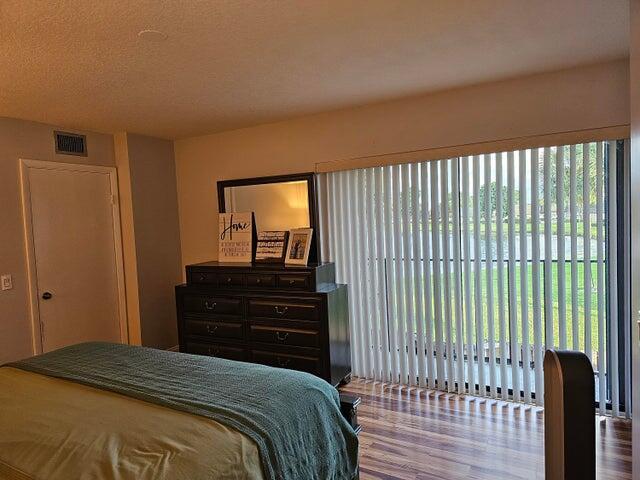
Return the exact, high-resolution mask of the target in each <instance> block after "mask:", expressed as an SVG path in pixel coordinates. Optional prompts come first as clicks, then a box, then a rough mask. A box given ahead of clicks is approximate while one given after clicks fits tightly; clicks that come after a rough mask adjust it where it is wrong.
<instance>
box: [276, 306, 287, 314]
mask: <svg viewBox="0 0 640 480" xmlns="http://www.w3.org/2000/svg"><path fill="white" fill-rule="evenodd" d="M274 308H275V309H276V313H277V314H278V315H284V314H285V313H287V310H289V307H280V306H279V305H276V306H275V307H274Z"/></svg>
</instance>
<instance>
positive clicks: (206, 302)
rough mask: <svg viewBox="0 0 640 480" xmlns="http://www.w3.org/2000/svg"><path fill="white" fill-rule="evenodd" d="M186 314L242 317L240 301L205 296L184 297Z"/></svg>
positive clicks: (232, 298) (237, 299)
mask: <svg viewBox="0 0 640 480" xmlns="http://www.w3.org/2000/svg"><path fill="white" fill-rule="evenodd" d="M183 305H184V311H185V312H186V313H215V314H221V315H242V299H241V298H234V297H216V296H206V295H185V296H184V298H183Z"/></svg>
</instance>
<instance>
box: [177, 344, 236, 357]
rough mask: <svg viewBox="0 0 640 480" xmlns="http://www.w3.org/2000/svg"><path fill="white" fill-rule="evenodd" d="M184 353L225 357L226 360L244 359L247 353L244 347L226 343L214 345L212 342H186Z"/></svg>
mask: <svg viewBox="0 0 640 480" xmlns="http://www.w3.org/2000/svg"><path fill="white" fill-rule="evenodd" d="M186 353H194V354H196V355H208V356H210V357H219V358H226V359H228V360H240V361H243V360H246V359H247V354H246V351H245V349H244V348H240V347H231V346H228V345H216V344H214V343H211V344H208V343H198V342H187V348H186Z"/></svg>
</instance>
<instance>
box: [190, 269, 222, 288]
mask: <svg viewBox="0 0 640 480" xmlns="http://www.w3.org/2000/svg"><path fill="white" fill-rule="evenodd" d="M189 281H190V282H191V283H196V284H200V285H215V284H216V282H217V281H218V276H217V275H216V274H215V273H212V272H198V271H195V272H191V277H190V278H189Z"/></svg>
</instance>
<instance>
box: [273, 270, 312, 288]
mask: <svg viewBox="0 0 640 480" xmlns="http://www.w3.org/2000/svg"><path fill="white" fill-rule="evenodd" d="M310 285H311V276H310V275H308V274H304V273H280V274H278V288H282V289H292V290H308V289H309V286H310Z"/></svg>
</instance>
